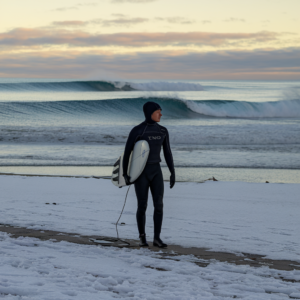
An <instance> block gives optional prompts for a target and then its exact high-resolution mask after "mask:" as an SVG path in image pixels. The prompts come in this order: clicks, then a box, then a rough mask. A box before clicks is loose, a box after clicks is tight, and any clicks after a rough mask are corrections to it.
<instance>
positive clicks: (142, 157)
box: [111, 140, 150, 188]
mask: <svg viewBox="0 0 300 300" xmlns="http://www.w3.org/2000/svg"><path fill="white" fill-rule="evenodd" d="M149 152H150V147H149V144H148V142H147V141H145V140H142V141H138V142H136V144H135V145H134V148H133V151H132V152H131V155H130V158H129V164H128V170H127V174H128V175H129V176H130V182H131V183H133V182H134V181H135V180H137V179H138V177H139V176H140V175H141V174H142V172H143V170H144V168H145V166H146V163H147V160H148V156H149ZM123 155H124V153H123V154H122V155H121V156H120V157H119V158H118V159H117V161H116V162H115V164H114V167H113V172H112V176H111V181H112V183H113V184H114V185H115V186H117V187H120V188H121V187H123V186H125V185H126V182H125V179H124V177H123Z"/></svg>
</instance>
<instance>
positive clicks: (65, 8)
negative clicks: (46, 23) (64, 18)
mask: <svg viewBox="0 0 300 300" xmlns="http://www.w3.org/2000/svg"><path fill="white" fill-rule="evenodd" d="M74 9H78V7H77V6H68V7H59V8H55V9H52V11H60V12H63V11H67V10H74Z"/></svg>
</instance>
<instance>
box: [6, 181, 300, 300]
mask: <svg viewBox="0 0 300 300" xmlns="http://www.w3.org/2000/svg"><path fill="white" fill-rule="evenodd" d="M168 185H169V183H165V197H164V204H165V205H164V212H165V213H164V223H163V232H162V237H163V239H164V241H166V242H167V243H170V244H171V243H173V244H179V245H183V246H187V247H188V246H197V247H208V248H210V249H213V250H222V251H231V252H235V253H240V252H247V253H257V254H263V255H266V256H267V257H269V258H277V259H279V258H281V259H294V260H296V261H298V262H300V257H299V243H300V242H299V241H300V239H299V225H298V224H299V207H298V206H299V192H300V185H299V184H259V183H243V182H206V183H202V184H197V183H176V185H175V187H174V189H172V190H170V189H169V187H168ZM0 187H1V211H0V219H1V223H6V224H11V225H15V226H26V227H29V228H34V229H40V230H46V229H52V230H57V231H61V232H62V234H63V232H73V233H79V234H88V235H106V236H115V234H116V233H115V225H114V223H115V222H116V220H117V219H118V217H119V213H120V211H121V209H122V206H123V203H124V197H125V193H126V191H127V189H124V188H122V189H118V188H116V187H115V186H113V185H112V183H111V182H110V181H109V180H104V179H100V180H97V179H84V178H58V177H56V178H50V177H27V176H1V177H0ZM149 198H150V199H149V205H148V212H147V233H148V236H149V240H151V238H152V234H151V232H152V231H153V224H152V216H151V215H152V213H153V207H152V205H151V197H149ZM46 203H49V204H46ZM53 203H56V205H53ZM135 210H136V198H135V194H134V189H133V188H131V189H130V191H129V194H128V199H127V204H126V207H125V210H124V214H123V216H122V218H121V222H125V223H126V225H125V226H121V227H119V233H120V235H121V237H124V238H125V237H127V238H137V229H136V221H135ZM0 257H1V259H0V298H2V297H3V298H5V299H9V300H10V299H18V300H19V299H49V300H50V299H55V300H56V299H62V300H65V299H89V300H93V299H105V300H106V299H108V300H109V299H147V300H148V299H149V300H152V299H153V300H154V299H170V300H176V299H178V300H182V299H188V300H189V299H191V300H192V299H201V300H202V299H204V300H205V299H207V300H208V299H209V300H210V299H213V300H217V299H232V298H239V299H248V300H249V299H250V300H252V299H253V300H254V299H259V300H264V299H269V300H271V299H272V300H276V299H289V298H296V299H297V298H300V271H297V270H294V271H278V270H274V269H269V267H267V266H262V267H260V268H253V267H250V266H245V265H240V266H236V265H233V264H228V263H221V262H218V261H214V260H211V261H210V264H209V265H208V266H207V267H201V264H200V266H199V265H197V264H196V263H195V262H202V261H201V260H199V259H196V258H195V257H193V256H169V257H166V256H165V255H161V254H160V253H159V252H158V253H157V252H152V251H150V250H148V249H140V250H134V249H126V248H123V249H118V248H113V247H101V246H97V245H93V246H91V245H78V244H73V243H68V242H59V243H57V242H54V241H51V240H49V241H41V240H39V239H34V238H28V237H20V238H18V239H14V238H11V237H10V236H9V235H8V234H6V233H3V232H0ZM282 279H284V280H282ZM292 280H295V281H296V282H292Z"/></svg>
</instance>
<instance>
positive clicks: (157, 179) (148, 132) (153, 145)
mask: <svg viewBox="0 0 300 300" xmlns="http://www.w3.org/2000/svg"><path fill="white" fill-rule="evenodd" d="M143 111H144V114H145V117H146V120H145V121H144V122H143V123H141V124H139V125H137V126H135V127H134V128H133V129H132V130H131V132H130V134H129V136H128V140H127V143H126V146H125V151H124V156H123V172H124V173H123V176H124V178H125V181H126V184H127V185H129V184H130V177H129V176H128V174H127V170H128V163H129V157H130V153H131V151H132V150H133V148H134V145H135V143H136V142H137V141H139V140H146V141H147V142H148V143H149V147H150V153H149V157H148V161H147V164H146V166H145V169H144V171H143V172H142V174H141V175H140V177H139V178H138V179H137V180H136V181H135V182H134V187H135V193H136V197H137V200H138V209H137V213H136V220H137V226H138V230H139V234H140V246H142V247H143V246H144V247H148V243H147V240H146V233H145V224H146V209H147V203H148V192H149V187H150V190H151V194H152V198H153V204H154V215H153V221H154V239H153V246H157V247H160V248H165V247H167V245H166V244H165V243H164V242H163V241H162V240H161V239H160V231H161V225H162V220H163V196H164V182H163V176H162V172H161V168H160V164H159V163H160V162H161V159H160V151H161V147H163V151H164V156H165V159H166V163H167V165H168V168H169V170H170V172H171V177H170V188H172V187H173V186H174V184H175V169H174V162H173V156H172V152H171V147H170V141H169V133H168V130H167V129H166V128H165V127H163V126H161V125H158V124H157V122H159V121H160V118H161V116H162V114H161V107H160V106H159V105H158V104H157V103H155V102H147V103H145V104H144V106H143Z"/></svg>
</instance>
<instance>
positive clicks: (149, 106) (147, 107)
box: [143, 101, 161, 124]
mask: <svg viewBox="0 0 300 300" xmlns="http://www.w3.org/2000/svg"><path fill="white" fill-rule="evenodd" d="M158 109H160V110H161V107H160V106H159V104H157V103H155V102H151V101H149V102H147V103H145V104H144V106H143V111H144V114H145V118H146V122H147V123H148V124H154V123H156V122H155V121H153V120H152V118H151V116H152V114H153V113H154V112H155V111H156V110H158Z"/></svg>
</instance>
